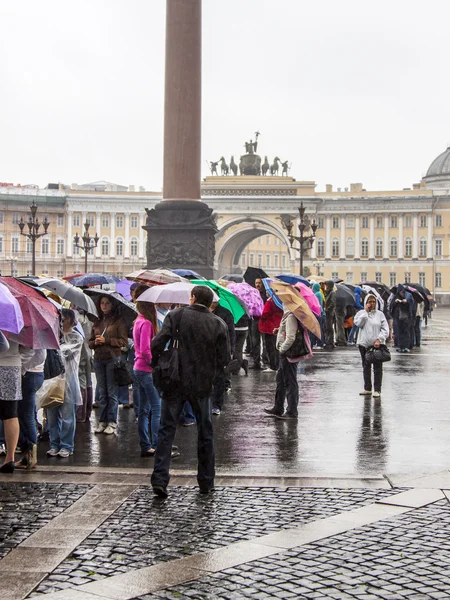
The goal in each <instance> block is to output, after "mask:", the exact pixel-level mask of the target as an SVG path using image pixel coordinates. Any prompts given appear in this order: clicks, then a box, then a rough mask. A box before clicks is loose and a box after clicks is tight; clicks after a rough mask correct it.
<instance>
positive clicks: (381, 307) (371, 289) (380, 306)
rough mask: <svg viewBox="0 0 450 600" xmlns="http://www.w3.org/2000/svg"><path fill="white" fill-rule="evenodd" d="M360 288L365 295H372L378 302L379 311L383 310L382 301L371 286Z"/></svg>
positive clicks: (377, 292)
mask: <svg viewBox="0 0 450 600" xmlns="http://www.w3.org/2000/svg"><path fill="white" fill-rule="evenodd" d="M361 288H362V289H363V290H364V292H366V294H373V295H374V296H375V298H376V299H377V300H378V304H379V309H380V310H384V300H383V298H382V296H381V294H380V293H379V291H378V290H377V289H376V288H374V287H372V286H371V285H368V284H367V283H364V284H362V285H361Z"/></svg>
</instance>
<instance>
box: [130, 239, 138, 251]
mask: <svg viewBox="0 0 450 600" xmlns="http://www.w3.org/2000/svg"><path fill="white" fill-rule="evenodd" d="M138 244H139V242H138V239H137V237H132V238H131V240H130V256H137V255H138Z"/></svg>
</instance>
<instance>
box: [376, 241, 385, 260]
mask: <svg viewBox="0 0 450 600" xmlns="http://www.w3.org/2000/svg"><path fill="white" fill-rule="evenodd" d="M375 256H376V257H377V258H381V257H382V256H383V240H382V239H381V238H377V239H376V242H375Z"/></svg>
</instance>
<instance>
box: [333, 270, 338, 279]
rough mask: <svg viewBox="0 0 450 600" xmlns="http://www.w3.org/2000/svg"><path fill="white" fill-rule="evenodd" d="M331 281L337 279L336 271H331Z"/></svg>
mask: <svg viewBox="0 0 450 600" xmlns="http://www.w3.org/2000/svg"><path fill="white" fill-rule="evenodd" d="M331 279H339V273H338V272H337V271H332V273H331Z"/></svg>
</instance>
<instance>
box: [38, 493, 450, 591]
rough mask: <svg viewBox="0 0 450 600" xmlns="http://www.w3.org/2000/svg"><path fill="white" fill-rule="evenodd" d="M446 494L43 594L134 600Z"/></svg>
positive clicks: (402, 497)
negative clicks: (74, 587)
mask: <svg viewBox="0 0 450 600" xmlns="http://www.w3.org/2000/svg"><path fill="white" fill-rule="evenodd" d="M443 498H446V495H444V493H443V492H442V491H441V490H439V489H413V490H409V491H407V492H401V493H400V494H396V495H394V496H390V497H389V498H387V499H383V500H381V501H379V502H375V503H374V504H370V505H368V506H364V507H361V508H358V509H355V510H353V511H348V512H345V513H341V514H339V515H336V516H333V517H328V518H326V519H319V520H317V521H313V522H311V523H307V524H305V525H301V526H300V527H294V528H292V529H287V530H283V531H279V532H276V533H272V534H268V535H264V536H261V537H259V538H255V539H253V540H251V541H248V542H238V543H235V544H230V545H229V546H227V547H225V548H219V549H217V550H212V551H208V552H201V553H198V554H194V555H192V556H189V557H186V558H181V559H177V560H173V561H170V562H167V563H163V564H159V565H154V566H151V567H145V568H143V569H136V570H134V571H130V572H128V573H125V574H121V575H115V576H113V577H109V578H107V579H102V580H101V581H94V582H92V583H88V584H84V585H80V586H79V587H77V588H76V589H73V588H72V589H70V590H62V591H59V592H55V593H52V594H46V595H47V598H48V600H98V599H99V598H105V599H108V600H133V598H136V597H137V596H141V595H145V594H150V593H153V592H157V591H160V590H163V589H166V588H168V587H172V586H174V585H177V584H180V583H186V582H188V581H193V580H195V579H201V578H203V577H205V575H208V574H212V573H217V572H219V571H222V570H224V569H229V568H232V567H236V566H238V565H242V564H244V563H248V562H251V561H253V560H257V559H260V558H264V557H268V556H272V555H275V554H279V553H280V552H284V551H285V550H286V549H291V548H296V547H298V546H302V545H304V544H309V543H311V542H316V541H319V540H321V539H324V538H327V537H330V536H333V535H336V534H339V533H344V532H346V531H349V530H352V529H355V528H357V527H361V526H363V525H370V524H371V523H375V522H376V521H380V520H384V519H389V518H391V517H395V516H397V515H401V514H404V513H406V512H409V511H412V510H414V509H415V508H421V507H422V506H426V505H428V504H433V503H434V502H437V501H439V500H441V499H443Z"/></svg>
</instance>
